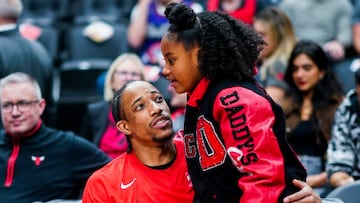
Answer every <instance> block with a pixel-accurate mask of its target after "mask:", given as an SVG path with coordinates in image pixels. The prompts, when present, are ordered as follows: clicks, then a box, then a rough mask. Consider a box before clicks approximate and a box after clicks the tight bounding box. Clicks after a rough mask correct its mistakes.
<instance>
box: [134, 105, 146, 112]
mask: <svg viewBox="0 0 360 203" xmlns="http://www.w3.org/2000/svg"><path fill="white" fill-rule="evenodd" d="M143 108H144V105H143V104H139V105H137V106H136V107H135V111H140V110H142V109H143Z"/></svg>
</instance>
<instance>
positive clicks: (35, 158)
mask: <svg viewBox="0 0 360 203" xmlns="http://www.w3.org/2000/svg"><path fill="white" fill-rule="evenodd" d="M31 160H32V161H33V162H34V163H35V165H36V166H39V165H40V164H41V162H42V161H44V160H45V156H31Z"/></svg>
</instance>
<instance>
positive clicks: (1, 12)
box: [0, 0, 23, 20]
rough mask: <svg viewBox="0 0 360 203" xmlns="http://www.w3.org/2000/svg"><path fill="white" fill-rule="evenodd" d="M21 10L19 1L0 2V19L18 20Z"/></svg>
mask: <svg viewBox="0 0 360 203" xmlns="http://www.w3.org/2000/svg"><path fill="white" fill-rule="evenodd" d="M22 10H23V4H22V2H21V0H0V18H7V19H16V20H17V19H19V17H20V15H21V13H22Z"/></svg>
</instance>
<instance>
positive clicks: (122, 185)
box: [120, 178, 136, 190]
mask: <svg viewBox="0 0 360 203" xmlns="http://www.w3.org/2000/svg"><path fill="white" fill-rule="evenodd" d="M135 181H136V178H134V179H133V180H132V181H131V182H129V183H128V184H124V183H123V182H121V185H120V188H121V189H123V190H125V189H128V188H129V187H130V186H132V185H133V184H134V182H135Z"/></svg>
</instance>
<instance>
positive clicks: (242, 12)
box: [207, 0, 257, 24]
mask: <svg viewBox="0 0 360 203" xmlns="http://www.w3.org/2000/svg"><path fill="white" fill-rule="evenodd" d="M256 3H257V1H256V0H208V3H207V10H209V11H215V10H220V11H224V12H225V13H228V14H229V15H231V16H232V17H234V18H236V19H239V20H241V21H243V22H245V23H247V24H252V22H253V17H254V15H255V13H256Z"/></svg>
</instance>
